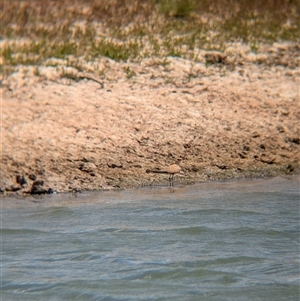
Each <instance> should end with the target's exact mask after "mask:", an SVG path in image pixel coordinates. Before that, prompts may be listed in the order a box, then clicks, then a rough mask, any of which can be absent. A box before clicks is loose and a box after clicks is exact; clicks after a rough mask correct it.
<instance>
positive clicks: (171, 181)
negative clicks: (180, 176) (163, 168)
mask: <svg viewBox="0 0 300 301" xmlns="http://www.w3.org/2000/svg"><path fill="white" fill-rule="evenodd" d="M173 179H174V174H170V176H169V182H170V186H173V185H174V181H173Z"/></svg>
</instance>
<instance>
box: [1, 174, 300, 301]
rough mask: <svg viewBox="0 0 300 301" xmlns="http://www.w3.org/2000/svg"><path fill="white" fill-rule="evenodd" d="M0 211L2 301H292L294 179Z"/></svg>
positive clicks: (9, 201) (52, 201) (38, 201)
mask: <svg viewBox="0 0 300 301" xmlns="http://www.w3.org/2000/svg"><path fill="white" fill-rule="evenodd" d="M1 206H2V210H1V223H2V233H1V236H2V246H1V248H2V250H1V251H2V252H1V253H2V258H1V274H2V283H1V298H2V299H1V298H0V299H1V300H251V301H252V300H280V301H282V300H289V301H290V300H299V292H300V291H299V284H300V280H299V279H300V277H299V251H300V249H299V246H300V245H299V177H292V178H274V179H261V180H243V181H229V182H214V183H204V184H197V185H194V186H189V187H175V188H174V189H169V188H167V187H160V188H153V189H150V188H147V189H139V190H127V191H120V192H104V193H86V194H77V195H72V194H65V195H51V196H44V197H38V198H33V197H28V198H25V199H24V198H23V199H21V198H4V199H2V201H1Z"/></svg>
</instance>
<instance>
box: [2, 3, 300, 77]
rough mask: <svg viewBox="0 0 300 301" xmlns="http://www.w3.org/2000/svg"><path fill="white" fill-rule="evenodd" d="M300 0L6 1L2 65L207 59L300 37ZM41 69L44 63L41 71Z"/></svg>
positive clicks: (80, 65) (7, 67)
mask: <svg viewBox="0 0 300 301" xmlns="http://www.w3.org/2000/svg"><path fill="white" fill-rule="evenodd" d="M299 3H300V2H299V1H298V0H268V1H260V0H255V1H250V0H241V1H229V0H218V1H209V0H144V1H143V0H127V1H126V0H107V1H103V0H89V1H86V0H61V1H51V0H45V1H40V0H30V1H29V0H27V1H26V0H24V1H9V0H2V1H1V6H2V8H3V9H2V12H1V23H2V35H3V37H2V41H1V50H2V57H1V63H2V64H1V72H2V73H3V74H4V76H5V75H7V74H10V73H11V72H13V71H14V70H15V69H16V67H17V66H19V65H26V66H31V65H34V66H40V65H52V66H56V65H60V64H61V62H59V63H58V61H57V60H56V61H53V58H56V59H61V60H63V61H64V63H63V65H67V66H72V67H75V68H76V69H78V70H80V71H84V69H85V65H84V62H92V63H93V64H94V70H99V68H98V65H97V62H98V61H99V58H101V57H103V56H105V57H108V58H110V59H113V60H116V61H129V60H130V61H140V60H141V59H143V58H148V57H158V58H165V57H167V56H173V57H182V58H187V59H190V60H193V61H197V60H198V59H199V50H200V49H205V50H219V51H221V52H222V51H225V50H226V48H228V46H230V44H232V43H235V42H243V43H246V44H248V45H250V47H251V49H252V51H253V52H256V53H257V52H259V50H260V49H259V48H260V45H261V43H271V44H272V43H273V42H276V41H286V40H287V41H293V42H299V37H300V30H299V26H298V23H297V21H298V20H299V11H300V9H299V6H300V4H299ZM36 72H37V73H38V70H37V71H36Z"/></svg>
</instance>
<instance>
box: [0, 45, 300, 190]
mask: <svg viewBox="0 0 300 301" xmlns="http://www.w3.org/2000/svg"><path fill="white" fill-rule="evenodd" d="M239 47H240V51H235V53H239V54H238V55H237V54H236V55H235V56H228V55H227V54H226V53H225V54H221V55H219V54H218V53H204V54H203V57H204V58H206V62H208V61H210V62H211V63H212V64H211V65H207V64H205V60H203V61H202V62H191V61H188V60H183V59H180V58H171V57H169V58H167V61H168V63H167V64H165V62H164V63H162V62H159V61H156V60H155V59H147V60H143V61H142V62H141V63H139V64H138V63H116V62H114V61H111V60H108V59H103V60H102V63H103V68H104V69H105V71H106V72H105V75H106V77H105V78H104V79H101V78H97V76H96V75H94V74H88V75H86V74H85V75H80V74H75V75H76V76H77V79H78V81H75V80H72V79H68V78H64V77H63V75H62V74H61V73H59V72H58V71H57V68H51V67H41V69H40V71H39V74H38V75H37V74H35V73H36V72H34V70H35V69H34V68H32V69H30V68H26V69H25V68H24V70H22V68H20V70H19V71H18V72H16V73H14V74H12V75H10V76H9V77H8V78H7V79H5V80H3V82H2V87H1V93H2V102H1V104H2V135H1V138H2V143H1V147H2V149H1V152H2V160H1V164H0V168H1V179H0V187H1V188H2V189H3V190H4V191H5V192H6V193H7V194H10V193H26V192H29V191H30V188H31V185H32V183H33V180H31V179H34V178H35V177H36V178H37V179H38V180H42V181H44V183H45V184H44V186H43V187H44V188H45V189H48V188H52V189H53V190H55V191H58V192H67V191H81V190H103V189H113V188H127V187H140V186H145V185H161V184H162V185H167V184H168V177H167V176H166V175H161V174H149V173H146V169H149V168H150V169H151V168H157V167H164V166H166V165H169V164H171V163H173V162H174V161H175V160H176V159H177V158H181V159H182V169H183V174H182V175H181V176H177V177H175V185H182V184H188V183H193V182H198V181H207V180H213V179H225V178H241V177H261V176H275V175H279V174H292V173H299V162H300V152H299V149H300V138H299V118H300V108H299V81H298V79H299V75H300V74H299V68H298V69H297V67H298V66H299V53H300V52H299V47H298V46H297V45H293V44H280V45H279V44H277V45H273V46H272V47H271V46H270V47H266V51H265V53H263V54H260V55H259V56H257V55H255V54H253V53H251V52H250V49H248V48H247V47H246V46H242V45H239ZM124 70H125V71H126V72H125V71H124ZM128 70H130V73H129V72H128ZM69 71H70V72H76V71H74V70H71V69H70V70H69ZM64 72H65V71H64ZM84 77H86V78H84ZM89 77H93V78H95V79H97V80H99V81H101V82H103V84H104V87H102V86H101V85H99V84H98V83H97V82H95V81H92V80H90V79H89ZM17 175H21V176H25V178H26V180H27V184H23V185H20V184H18V183H17V182H16V177H17ZM33 175H34V176H35V177H34V176H33ZM29 176H30V178H31V179H30V178H29ZM19 182H20V181H19Z"/></svg>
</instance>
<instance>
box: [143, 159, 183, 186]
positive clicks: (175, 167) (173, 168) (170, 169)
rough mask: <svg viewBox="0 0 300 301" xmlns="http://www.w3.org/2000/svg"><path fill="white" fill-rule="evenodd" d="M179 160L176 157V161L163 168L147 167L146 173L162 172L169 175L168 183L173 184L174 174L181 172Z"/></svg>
mask: <svg viewBox="0 0 300 301" xmlns="http://www.w3.org/2000/svg"><path fill="white" fill-rule="evenodd" d="M180 163H181V160H180V159H177V161H176V163H174V164H172V165H170V166H167V167H165V168H156V169H147V170H146V172H147V173H163V174H168V175H169V183H170V186H173V185H174V175H175V174H179V173H180V172H181V166H180Z"/></svg>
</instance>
